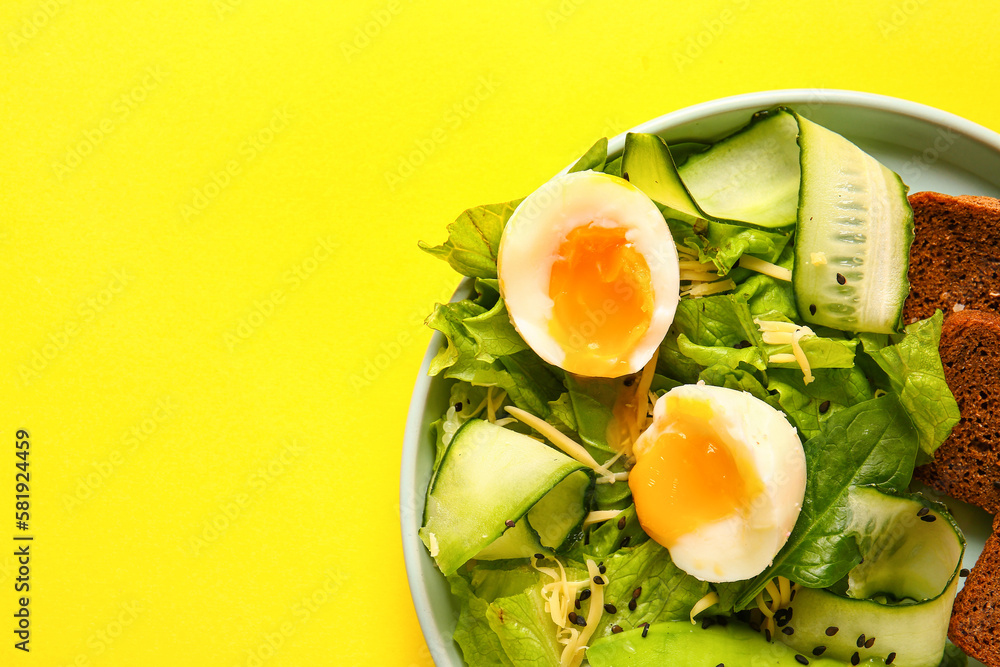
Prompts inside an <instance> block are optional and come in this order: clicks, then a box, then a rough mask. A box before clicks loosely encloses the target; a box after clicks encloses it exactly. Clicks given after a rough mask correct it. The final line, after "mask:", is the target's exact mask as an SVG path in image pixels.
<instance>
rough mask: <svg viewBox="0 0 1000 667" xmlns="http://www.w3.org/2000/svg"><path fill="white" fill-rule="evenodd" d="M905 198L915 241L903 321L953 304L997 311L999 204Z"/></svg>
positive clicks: (922, 195)
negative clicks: (911, 215) (907, 202)
mask: <svg viewBox="0 0 1000 667" xmlns="http://www.w3.org/2000/svg"><path fill="white" fill-rule="evenodd" d="M909 199H910V206H911V207H912V208H913V226H914V239H913V245H911V246H910V271H909V279H910V295H909V297H908V298H907V299H906V303H905V305H904V308H903V319H904V321H905V322H907V323H909V322H913V321H915V320H918V319H924V318H925V317H930V316H931V315H933V314H934V309H935V308H940V309H941V310H943V311H944V312H945V314H948V313H949V312H951V311H952V309H953V308H954V307H955V306H956V305H961V306H964V307H965V308H972V309H975V310H985V311H990V312H994V313H997V312H1000V248H998V246H1000V201H998V200H996V199H992V198H990V197H968V196H961V197H953V196H950V195H943V194H940V193H937V192H917V193H915V194H913V195H911V196H910V198H909Z"/></svg>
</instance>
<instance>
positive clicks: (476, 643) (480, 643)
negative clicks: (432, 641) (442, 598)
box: [448, 574, 514, 667]
mask: <svg viewBox="0 0 1000 667" xmlns="http://www.w3.org/2000/svg"><path fill="white" fill-rule="evenodd" d="M448 583H449V584H451V593H452V595H453V596H454V597H455V598H456V599H457V600H458V602H459V607H460V610H459V613H458V622H457V623H456V625H455V632H454V635H453V636H454V639H455V641H456V642H457V643H458V646H459V648H461V649H462V655H463V656H465V662H466V663H468V665H469V667H498V666H499V667H514V663H513V662H512V661H511V660H510V658H508V657H507V653H506V652H505V651H504V648H503V645H502V644H501V643H500V638H499V637H498V636H497V634H496V633H495V632H494V631H493V629H492V628H491V627H490V624H489V621H488V620H487V617H486V612H487V610H488V609H489V603H488V602H486V601H485V600H483V599H482V598H480V597H478V596H477V595H475V594H474V593H473V592H472V588H471V587H470V586H469V583H468V582H467V581H466V580H465V579H463V578H462V577H461V576H459V575H457V574H455V575H452V576H450V577H448Z"/></svg>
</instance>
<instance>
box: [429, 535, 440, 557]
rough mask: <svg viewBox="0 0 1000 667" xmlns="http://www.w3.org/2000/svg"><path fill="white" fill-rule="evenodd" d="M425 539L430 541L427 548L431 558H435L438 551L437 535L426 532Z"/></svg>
mask: <svg viewBox="0 0 1000 667" xmlns="http://www.w3.org/2000/svg"><path fill="white" fill-rule="evenodd" d="M427 541H428V542H430V545H429V546H428V548H427V550H428V551H429V552H430V554H431V558H437V555H438V553H440V548H439V547H438V538H437V535H435V534H434V533H427Z"/></svg>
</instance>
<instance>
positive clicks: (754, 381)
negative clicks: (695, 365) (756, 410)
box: [698, 364, 779, 407]
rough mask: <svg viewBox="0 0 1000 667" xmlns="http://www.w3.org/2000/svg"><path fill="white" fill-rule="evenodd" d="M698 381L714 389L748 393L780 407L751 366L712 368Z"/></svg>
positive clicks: (701, 375) (720, 366)
mask: <svg viewBox="0 0 1000 667" xmlns="http://www.w3.org/2000/svg"><path fill="white" fill-rule="evenodd" d="M698 379H699V380H704V381H705V384H709V385H712V386H713V387H726V388H727V389H735V390H737V391H745V392H748V393H749V394H752V395H753V396H754V397H756V398H759V399H760V400H762V401H765V402H767V403H769V404H771V405H772V406H774V407H779V406H778V405H776V403H777V401H775V399H774V396H772V395H771V394H770V393H769V392H768V390H767V389H765V388H764V385H763V384H761V381H760V379H759V378H758V377H757V375H756V374H755V373H754V369H753V368H752V367H750V366H743V367H737V368H730V367H729V366H728V365H727V364H719V365H717V366H710V367H708V368H706V369H705V370H703V371H702V372H701V373H700V374H699V375H698Z"/></svg>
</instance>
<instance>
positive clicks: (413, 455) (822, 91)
mask: <svg viewBox="0 0 1000 667" xmlns="http://www.w3.org/2000/svg"><path fill="white" fill-rule="evenodd" d="M803 103H806V104H823V105H832V106H840V107H847V108H856V109H864V110H876V111H884V112H888V113H890V114H892V115H897V116H903V117H907V118H912V119H915V120H919V121H922V122H925V123H931V124H934V125H937V126H939V127H941V128H947V129H950V130H953V131H955V132H957V133H959V134H961V135H963V136H964V137H966V138H968V139H971V140H973V141H975V142H977V143H979V144H980V145H981V146H983V147H985V148H987V149H989V150H991V151H993V152H995V153H997V154H998V155H1000V133H998V132H996V131H994V130H991V129H989V128H986V127H984V126H982V125H980V124H979V123H976V122H974V121H972V120H969V119H967V118H964V117H963V116H959V115H957V114H954V113H952V112H949V111H944V110H942V109H938V108H936V107H932V106H929V105H926V104H922V103H920V102H914V101H912V100H906V99H903V98H898V97H892V96H888V95H881V94H878V93H868V92H862V91H856V90H845V89H829V88H785V89H775V90H765V91H757V92H751V93H742V94H738V95H730V96H727V97H721V98H717V99H713V100H708V101H705V102H700V103H698V104H694V105H690V106H686V107H683V108H680V109H676V110H674V111H670V112H667V113H665V114H663V115H660V116H658V117H656V118H652V119H650V120H647V121H644V122H642V123H640V124H639V125H636V126H635V127H633V128H631V129H629V130H626V131H624V132H621V133H620V134H618V135H617V136H615V137H613V138H611V139H609V141H608V152H609V154H614V153H618V152H621V151H622V150H623V149H624V147H625V135H626V134H628V133H629V132H646V133H650V134H659V133H662V132H664V131H666V130H668V129H670V128H672V127H676V126H678V125H682V124H687V123H692V122H696V121H699V120H702V119H705V118H707V117H709V116H714V115H718V114H722V113H728V112H734V111H751V110H753V111H756V110H760V109H765V108H770V107H774V106H779V105H788V106H795V105H797V104H803ZM574 162H575V161H574ZM573 164H574V163H570V164H569V165H567V166H566V167H565V168H563V169H562V170H561V171H559V172H558V173H560V174H561V173H565V172H567V171H568V170H569V169H570V167H572V165H573ZM554 175H555V174H554ZM471 285H472V280H471V279H470V278H463V279H461V280H460V281H459V284H458V287H457V289H456V291H455V293H454V294H453V295H452V298H451V300H452V301H454V300H456V299H458V298H461V295H462V294H463V293H464V292H468V291H469V290H470V289H471ZM445 342H446V341H445V338H444V335H443V334H442V333H441V332H439V331H435V332H434V334H433V336H432V337H431V340H430V343H429V344H428V346H427V351H426V352H425V354H424V357H423V361H422V362H421V365H420V370H419V372H418V375H417V379H416V382H415V383H414V387H413V393H412V394H411V398H410V406H409V409H408V411H407V416H406V426H405V430H404V434H403V448H402V453H401V461H400V464H401V465H400V486H399V511H400V524H401V525H400V528H401V537H402V543H403V544H402V546H403V560H404V563H405V569H406V579H407V584H408V586H409V589H410V597H411V599H412V602H413V606H414V609H415V611H416V614H417V620H418V622H419V624H420V630H421V632H422V634H423V637H424V641H425V642H426V644H427V647H428V649H429V650H430V654H431V657H432V659H433V660H434V662H435V664H440V665H450V664H453V663H452V662H451V660H452V658H451V655H449V654H450V653H451V654H454V652H455V651H456V650H457V649H456V648H455V647H454V642H453V641H452V640H451V637H450V632H447V631H446V629H444V628H441V627H440V626H439V625H438V624H437V621H436V619H435V617H434V614H433V613H432V611H431V610H432V602H431V599H430V595H429V590H428V587H427V586H426V581H425V577H424V569H423V567H422V563H421V557H422V554H421V553H420V550H421V549H423V543H422V542H421V541H420V539H419V536H418V535H417V530H418V526H419V525H420V523H422V518H423V517H422V511H421V512H419V513H418V511H417V510H418V505H419V506H421V507H422V505H423V503H422V502H418V501H419V497H420V496H421V495H422V490H420V489H417V488H416V485H417V477H418V475H417V458H418V457H417V455H418V449H419V445H420V436H421V429H422V428H423V421H424V413H425V411H426V408H427V399H428V395H429V392H430V386H431V383H432V381H434V379H435V378H434V377H431V376H430V375H428V370H429V369H430V364H431V361H432V360H433V358H434V357H435V356H436V354H437V352H438V350H439V349H440V348H441V347H442V346H443V345H444V344H445ZM418 514H419V515H420V516H418ZM446 634H447V635H448V640H449V641H448V642H445V635H446ZM449 649H451V650H450V651H449ZM460 664H461V663H460Z"/></svg>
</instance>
